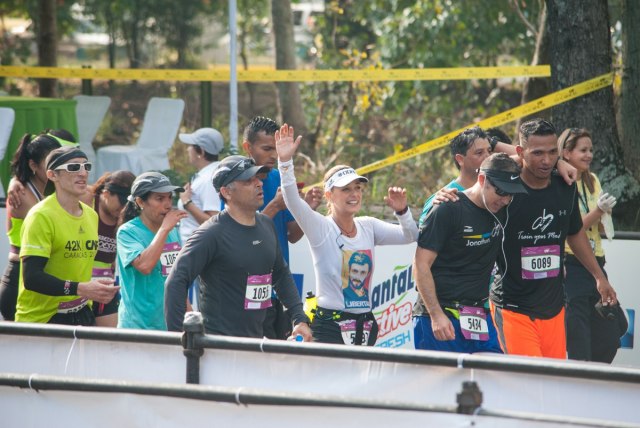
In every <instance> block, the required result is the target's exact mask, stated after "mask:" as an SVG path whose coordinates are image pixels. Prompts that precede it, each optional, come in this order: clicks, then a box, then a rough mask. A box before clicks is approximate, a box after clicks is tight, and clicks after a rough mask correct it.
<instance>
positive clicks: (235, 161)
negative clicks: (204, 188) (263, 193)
mask: <svg viewBox="0 0 640 428" xmlns="http://www.w3.org/2000/svg"><path fill="white" fill-rule="evenodd" d="M268 172H269V167H267V166H257V165H256V163H255V162H254V160H253V159H251V158H248V157H246V156H240V155H233V156H227V157H226V158H224V159H223V160H222V161H221V162H220V165H218V168H217V169H216V171H215V172H214V173H213V177H212V181H213V187H215V188H216V192H218V193H220V189H221V188H223V187H225V186H228V185H229V184H231V183H233V182H234V181H236V180H248V179H250V178H252V177H253V176H255V175H256V174H260V173H265V174H266V173H268Z"/></svg>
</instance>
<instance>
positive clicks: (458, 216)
mask: <svg viewBox="0 0 640 428" xmlns="http://www.w3.org/2000/svg"><path fill="white" fill-rule="evenodd" d="M458 195H459V196H460V201H459V202H455V203H451V202H449V203H445V204H440V205H436V206H434V208H433V210H432V212H431V214H430V215H429V216H428V217H427V218H426V220H425V222H424V225H423V227H422V228H421V229H420V235H419V236H418V246H420V247H421V248H425V249H428V250H432V251H435V252H437V253H438V257H437V258H436V259H435V261H434V263H433V265H432V266H431V274H432V275H433V279H434V282H435V284H436V295H437V296H438V300H439V301H440V303H442V304H445V303H450V302H460V303H466V304H471V303H474V302H480V301H483V300H486V299H487V297H488V295H489V280H490V278H491V272H492V270H493V267H494V265H495V261H496V257H497V253H498V251H499V250H500V244H501V240H502V227H501V226H500V224H499V223H498V221H497V220H496V218H494V216H493V215H491V213H490V212H489V211H487V210H486V209H483V208H480V207H478V206H477V205H476V204H474V203H473V202H472V201H471V200H470V199H469V198H468V197H467V195H465V194H464V193H459V194H458ZM504 214H505V212H504V210H501V211H500V212H498V213H497V214H496V217H497V219H498V220H500V223H502V224H504Z"/></svg>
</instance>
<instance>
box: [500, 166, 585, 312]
mask: <svg viewBox="0 0 640 428" xmlns="http://www.w3.org/2000/svg"><path fill="white" fill-rule="evenodd" d="M525 188H526V189H527V191H528V192H529V194H528V195H522V194H518V195H516V196H515V197H514V199H513V202H512V203H511V205H510V206H509V207H508V208H507V213H508V220H507V226H506V229H505V243H504V249H505V255H506V259H505V255H503V254H502V253H501V254H499V255H498V267H499V270H500V272H503V273H504V272H505V270H506V276H504V277H503V279H502V281H496V283H494V284H493V286H492V288H491V294H490V297H491V300H492V301H493V302H494V303H495V304H496V305H498V306H500V307H503V308H505V309H509V310H513V311H515V312H520V313H523V314H525V315H529V316H532V317H535V318H541V319H549V318H553V317H554V316H556V315H557V314H558V313H559V312H560V310H562V307H563V305H564V289H563V286H562V277H563V275H562V272H563V269H564V265H563V260H564V244H565V240H566V239H567V236H569V235H574V234H576V233H578V232H580V229H582V218H581V217H580V210H579V209H578V197H577V193H576V185H575V184H573V185H571V186H568V185H567V184H566V183H565V182H564V181H563V179H562V178H561V177H559V176H555V175H554V176H552V177H551V183H550V185H549V186H547V187H546V188H544V189H531V188H530V187H528V186H527V185H525Z"/></svg>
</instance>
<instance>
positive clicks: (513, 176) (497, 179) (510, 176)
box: [480, 168, 528, 195]
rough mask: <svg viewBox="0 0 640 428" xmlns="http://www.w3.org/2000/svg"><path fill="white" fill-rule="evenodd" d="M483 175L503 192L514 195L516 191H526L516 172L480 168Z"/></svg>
mask: <svg viewBox="0 0 640 428" xmlns="http://www.w3.org/2000/svg"><path fill="white" fill-rule="evenodd" d="M480 172H482V173H483V174H484V175H485V177H487V178H488V179H489V180H490V181H491V183H492V184H493V185H494V186H496V187H497V188H498V189H500V190H502V191H503V192H505V193H509V194H510V195H514V194H516V193H525V194H526V193H528V192H527V189H525V188H524V186H523V185H522V179H521V178H520V174H518V173H517V172H507V171H500V170H496V169H485V168H480Z"/></svg>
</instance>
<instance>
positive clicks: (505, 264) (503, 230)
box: [480, 176, 513, 279]
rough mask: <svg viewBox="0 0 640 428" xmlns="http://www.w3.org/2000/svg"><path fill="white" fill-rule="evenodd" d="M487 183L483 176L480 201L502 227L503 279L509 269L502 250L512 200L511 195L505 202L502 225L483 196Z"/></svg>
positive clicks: (505, 255)
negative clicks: (504, 218)
mask: <svg viewBox="0 0 640 428" xmlns="http://www.w3.org/2000/svg"><path fill="white" fill-rule="evenodd" d="M486 185H487V179H486V176H485V180H484V182H483V183H482V192H480V193H481V194H482V203H483V204H484V208H485V209H486V210H487V211H489V214H491V217H493V218H494V219H495V220H496V221H497V222H498V224H499V225H500V229H502V239H501V242H500V249H501V250H502V257H503V259H504V273H503V274H502V278H503V279H504V278H505V277H506V276H507V271H508V270H509V265H508V264H507V254H506V253H505V251H504V239H505V236H506V233H505V229H506V227H507V224H509V207H510V206H511V203H512V202H513V196H511V200H510V201H509V203H508V204H507V218H506V220H505V222H504V225H503V224H502V223H501V222H500V220H498V217H496V215H495V214H494V213H493V212H492V211H491V210H490V209H489V207H488V206H487V201H486V200H485V198H484V189H485V186H486Z"/></svg>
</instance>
